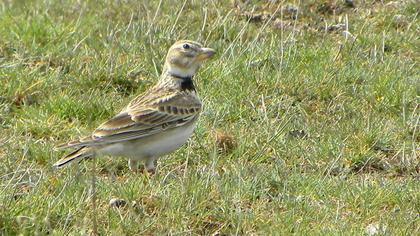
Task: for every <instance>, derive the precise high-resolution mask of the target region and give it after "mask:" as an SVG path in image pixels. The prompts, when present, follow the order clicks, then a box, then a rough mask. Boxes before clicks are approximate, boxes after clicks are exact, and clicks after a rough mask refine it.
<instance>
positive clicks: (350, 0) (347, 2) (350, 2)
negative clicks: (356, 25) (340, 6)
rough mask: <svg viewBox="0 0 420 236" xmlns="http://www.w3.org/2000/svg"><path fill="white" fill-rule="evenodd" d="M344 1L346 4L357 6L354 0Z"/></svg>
mask: <svg viewBox="0 0 420 236" xmlns="http://www.w3.org/2000/svg"><path fill="white" fill-rule="evenodd" d="M344 3H345V4H346V6H348V7H355V5H354V1H353V0H344Z"/></svg>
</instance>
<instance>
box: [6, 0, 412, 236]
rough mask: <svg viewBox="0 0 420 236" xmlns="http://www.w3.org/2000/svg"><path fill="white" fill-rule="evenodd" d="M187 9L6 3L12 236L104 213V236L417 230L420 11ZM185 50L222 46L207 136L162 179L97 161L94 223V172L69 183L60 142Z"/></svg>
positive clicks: (71, 226) (113, 161)
mask: <svg viewBox="0 0 420 236" xmlns="http://www.w3.org/2000/svg"><path fill="white" fill-rule="evenodd" d="M174 2H176V3H172V4H168V3H167V2H166V1H162V4H159V1H146V0H144V1H134V0H133V1H130V0H128V1H69V0H64V1H43V0H37V1H3V2H1V3H0V134H1V135H0V158H1V164H0V185H1V188H0V200H1V201H0V234H3V235H15V234H23V235H32V234H36V233H38V234H41V235H45V234H48V233H49V234H53V235H62V234H72V235H79V234H86V233H89V232H92V228H93V224H92V216H93V215H94V214H95V215H96V216H97V220H98V231H99V233H100V234H104V235H105V234H107V235H120V234H126V235H139V234H149V235H151V234H157V235H159V234H181V235H184V234H193V235H210V234H215V233H216V234H217V233H218V234H219V235H235V234H238V235H249V234H256V235H267V234H268V235H289V234H298V235H302V234H314V235H319V234H327V235H337V234H339V235H341V234H344V235H349V234H356V235H361V234H365V229H366V228H367V227H368V226H369V225H373V224H377V225H378V226H379V229H378V234H385V235H416V234H418V233H419V231H420V219H419V214H420V213H419V209H420V185H419V177H420V175H419V174H420V173H419V172H420V161H419V157H418V154H419V148H420V147H419V142H420V132H419V130H420V127H419V116H420V115H419V114H420V113H419V106H418V104H419V94H420V81H419V80H420V79H419V75H420V70H419V66H418V60H419V52H418V48H419V46H420V40H419V38H418V32H419V29H420V28H419V16H418V13H419V11H418V9H419V8H420V7H419V4H418V2H417V1H414V0H413V1H410V0H407V1H373V0H372V1H355V3H356V7H355V8H352V7H348V6H345V4H344V1H329V0H328V1H327V0H324V1H314V0H311V1H301V2H302V3H299V1H248V3H242V1H197V0H196V1H185V4H184V2H183V1H174ZM233 2H237V3H238V4H237V6H236V7H234V4H233ZM291 4H292V5H294V6H296V7H298V13H297V15H296V14H295V13H293V11H291V10H290V9H291V7H290V6H291ZM287 6H289V7H287ZM287 9H289V11H288V10H287ZM258 14H259V15H258ZM293 18H295V20H294V19H293ZM280 21H282V23H281V24H283V27H280V28H279V24H280V23H279V22H280ZM274 22H277V23H274ZM338 23H346V24H347V27H348V31H349V32H350V33H351V34H352V35H353V36H354V37H355V40H353V39H352V37H348V38H347V39H346V38H345V36H344V35H343V29H341V30H337V31H326V30H325V26H330V25H334V24H338ZM177 39H192V40H197V41H200V42H202V43H203V44H205V45H206V46H209V47H213V48H215V49H216V50H217V51H218V56H217V57H216V59H215V60H212V61H211V62H209V63H207V64H206V65H205V66H204V67H203V68H202V69H201V70H200V73H199V75H197V76H196V77H195V78H196V84H197V86H198V92H199V94H200V96H201V97H202V100H203V101H204V104H205V109H204V112H203V114H202V116H201V118H200V121H199V124H198V127H197V129H196V132H195V134H194V136H193V137H192V139H191V141H190V142H189V143H188V144H187V145H185V146H184V147H183V148H181V149H180V150H178V151H177V152H175V153H173V154H171V155H169V156H167V157H164V158H161V159H160V160H159V165H158V172H157V174H156V175H155V176H153V177H150V178H149V177H147V176H146V175H141V174H132V173H130V172H129V171H128V168H127V164H126V160H125V159H123V158H110V157H104V158H100V159H98V161H97V204H98V206H97V209H96V211H97V212H96V213H95V212H94V211H93V209H92V205H91V191H90V187H91V183H90V178H91V170H92V166H93V165H92V164H93V162H92V161H85V162H82V163H80V164H79V165H70V166H68V167H67V168H65V169H62V170H59V171H57V170H55V169H53V168H52V164H53V163H54V162H55V161H56V160H58V159H59V158H60V157H61V156H62V155H63V154H64V152H61V151H60V152H59V151H55V150H54V146H55V145H57V144H59V143H61V142H64V141H67V140H70V139H73V138H76V137H78V136H80V135H86V134H88V133H89V131H91V130H92V129H94V128H95V127H96V126H97V125H99V124H100V123H101V122H103V121H104V120H105V119H107V118H109V117H111V116H112V115H113V114H115V113H116V112H118V111H119V110H120V109H122V108H123V107H124V105H125V104H126V103H127V102H128V101H129V100H130V99H132V98H133V97H134V96H136V94H138V93H141V92H143V91H144V90H145V89H147V88H148V87H150V86H151V85H152V84H154V83H155V82H156V80H157V77H158V75H159V73H160V71H161V69H162V63H163V59H164V56H165V54H166V50H167V49H168V47H169V46H170V45H171V44H172V43H173V42H174V41H176V40H177ZM217 130H219V131H220V130H222V132H225V133H227V134H228V135H230V136H231V137H232V138H233V140H234V147H233V148H231V149H229V150H224V151H223V150H222V151H220V150H219V149H220V147H219V146H218V143H220V140H215V133H216V131H217ZM113 197H117V198H122V199H125V200H127V201H128V202H132V201H136V204H135V205H132V204H128V205H127V206H125V207H122V208H118V209H115V208H110V207H109V206H108V202H109V200H110V199H111V198H113Z"/></svg>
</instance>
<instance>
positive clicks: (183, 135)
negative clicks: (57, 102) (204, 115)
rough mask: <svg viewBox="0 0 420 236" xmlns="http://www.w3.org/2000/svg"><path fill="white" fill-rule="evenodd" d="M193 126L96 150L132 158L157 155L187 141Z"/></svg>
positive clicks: (137, 158) (141, 158)
mask: <svg viewBox="0 0 420 236" xmlns="http://www.w3.org/2000/svg"><path fill="white" fill-rule="evenodd" d="M194 128H195V122H192V123H191V124H190V125H187V126H183V127H179V128H175V129H171V130H168V131H165V132H163V133H159V134H155V135H151V136H148V137H144V138H140V139H136V140H130V141H126V142H121V143H116V144H112V145H107V146H106V147H103V148H101V149H99V150H98V153H99V154H102V155H116V156H125V157H129V158H130V159H133V160H144V159H146V158H149V157H158V156H162V155H165V154H168V153H170V152H173V151H175V150H176V149H178V148H179V147H181V146H182V145H183V144H185V143H186V142H187V140H188V139H189V137H190V136H191V134H192V133H193V131H194Z"/></svg>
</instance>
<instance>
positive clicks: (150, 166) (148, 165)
mask: <svg viewBox="0 0 420 236" xmlns="http://www.w3.org/2000/svg"><path fill="white" fill-rule="evenodd" d="M155 164H156V158H155V157H150V158H147V160H146V162H145V163H144V167H145V169H146V170H147V172H148V173H149V174H150V175H154V174H155V172H156V166H155Z"/></svg>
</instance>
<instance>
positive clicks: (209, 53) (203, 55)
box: [197, 48, 216, 61]
mask: <svg viewBox="0 0 420 236" xmlns="http://www.w3.org/2000/svg"><path fill="white" fill-rule="evenodd" d="M214 54H216V51H215V50H214V49H211V48H201V51H200V54H198V56H197V59H198V60H199V61H205V60H207V59H209V58H211V57H213V56H214Z"/></svg>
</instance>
